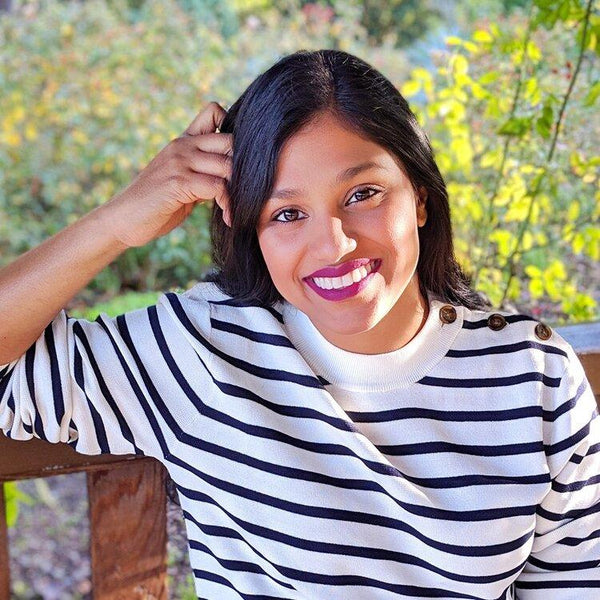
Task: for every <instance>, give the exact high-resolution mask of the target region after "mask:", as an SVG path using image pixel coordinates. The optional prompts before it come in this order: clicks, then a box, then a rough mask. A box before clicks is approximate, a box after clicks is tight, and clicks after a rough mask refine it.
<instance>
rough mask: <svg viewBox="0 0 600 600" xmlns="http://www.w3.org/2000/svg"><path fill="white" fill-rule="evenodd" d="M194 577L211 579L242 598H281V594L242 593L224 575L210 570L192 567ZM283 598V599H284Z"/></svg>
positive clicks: (252, 599) (273, 599)
mask: <svg viewBox="0 0 600 600" xmlns="http://www.w3.org/2000/svg"><path fill="white" fill-rule="evenodd" d="M193 571H194V577H195V578H196V579H198V580H202V579H204V580H205V581H212V582H213V583H221V584H222V585H225V586H227V587H228V588H231V589H232V590H234V591H235V592H236V593H237V594H239V596H240V598H243V599H244V600H282V599H281V596H267V595H265V594H244V593H243V592H240V591H239V590H238V589H237V588H236V587H235V586H234V585H233V583H231V582H230V581H229V580H227V579H225V577H221V576H220V575H217V574H216V573H211V572H210V571H204V570H203V569H194V570H193ZM284 600H285V599H284Z"/></svg>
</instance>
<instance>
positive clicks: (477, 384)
mask: <svg viewBox="0 0 600 600" xmlns="http://www.w3.org/2000/svg"><path fill="white" fill-rule="evenodd" d="M528 381H541V382H542V383H543V384H544V385H546V386H548V387H558V386H559V385H560V377H548V376H547V375H544V374H543V373H537V372H535V371H534V372H531V373H519V375H512V376H510V377H482V378H481V379H450V378H448V377H423V379H420V380H419V381H418V383H420V384H422V385H434V386H438V387H451V388H484V387H506V386H509V385H517V384H519V383H526V382H528Z"/></svg>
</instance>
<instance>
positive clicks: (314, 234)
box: [257, 113, 427, 354]
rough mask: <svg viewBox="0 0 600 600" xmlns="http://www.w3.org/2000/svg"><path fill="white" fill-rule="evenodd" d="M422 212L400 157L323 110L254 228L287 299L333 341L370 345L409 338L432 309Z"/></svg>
mask: <svg viewBox="0 0 600 600" xmlns="http://www.w3.org/2000/svg"><path fill="white" fill-rule="evenodd" d="M426 219H427V213H426V210H425V197H424V193H423V194H417V193H416V192H415V191H414V189H413V187H412V185H411V183H410V181H409V179H408V178H407V176H406V175H405V174H404V172H403V171H402V169H401V168H400V167H399V166H398V164H397V162H396V161H395V160H394V157H393V156H392V155H391V154H390V153H389V152H388V151H387V150H386V149H385V148H383V147H381V146H379V145H378V144H376V143H374V142H372V141H370V140H367V139H366V138H364V137H362V136H361V135H360V134H359V133H357V132H354V131H353V130H351V129H350V128H348V127H347V126H345V125H344V124H343V123H342V122H341V121H339V120H338V119H337V118H336V117H335V116H334V115H332V114H330V113H323V114H320V115H319V116H318V117H317V118H316V119H315V120H313V121H311V123H310V124H308V125H307V126H306V127H304V128H303V129H301V130H300V131H299V132H298V133H296V134H295V135H294V136H292V137H291V138H290V139H289V140H288V141H287V142H286V144H285V145H284V147H283V149H282V152H281V154H280V158H279V161H278V164H277V170H276V174H275V183H274V186H273V194H272V196H271V198H269V199H268V201H267V202H266V203H265V206H264V207H263V210H262V212H261V215H260V219H259V223H258V226H257V234H258V241H259V244H260V248H261V251H262V254H263V257H264V260H265V263H266V265H267V268H268V270H269V273H270V275H271V278H272V280H273V283H274V285H275V287H276V288H277V290H278V291H279V293H280V294H281V295H282V296H283V298H285V299H286V300H287V301H288V302H290V303H291V304H293V305H294V306H296V307H297V308H299V309H300V310H301V311H302V312H304V313H305V314H306V315H307V316H308V317H309V319H310V320H311V322H312V323H313V324H314V325H315V327H316V328H317V329H318V330H319V332H320V333H321V334H322V335H323V336H324V337H325V338H326V339H327V340H328V341H330V342H331V343H333V344H334V345H336V346H338V347H340V348H343V349H345V350H349V351H353V352H360V353H364V354H373V353H380V352H388V351H391V350H394V349H396V348H400V347H401V346H403V345H404V344H406V343H407V342H408V341H409V340H410V339H411V338H412V337H414V335H415V334H416V332H417V331H418V330H419V329H420V327H421V326H422V323H423V321H424V316H426V313H427V302H426V300H425V299H424V298H423V297H422V295H421V293H420V291H419V282H418V276H417V274H416V266H417V261H418V257H419V239H418V227H420V226H422V225H424V224H425V221H426Z"/></svg>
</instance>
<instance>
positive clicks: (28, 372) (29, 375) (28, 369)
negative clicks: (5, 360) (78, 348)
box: [25, 344, 46, 440]
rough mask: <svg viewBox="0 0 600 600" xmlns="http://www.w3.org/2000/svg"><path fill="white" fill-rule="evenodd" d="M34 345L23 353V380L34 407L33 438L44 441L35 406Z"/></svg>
mask: <svg viewBox="0 0 600 600" xmlns="http://www.w3.org/2000/svg"><path fill="white" fill-rule="evenodd" d="M35 348H36V347H35V344H34V345H33V346H31V347H30V348H29V349H28V350H27V352H26V353H25V379H26V381H27V390H28V391H29V398H30V399H31V403H32V404H33V406H34V416H33V424H32V425H33V429H32V430H31V431H32V432H35V436H36V437H38V438H40V440H45V439H46V433H45V432H44V424H43V423H42V417H41V413H40V410H39V408H38V405H37V395H36V392H35V376H34V364H35Z"/></svg>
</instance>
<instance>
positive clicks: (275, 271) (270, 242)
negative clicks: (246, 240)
mask: <svg viewBox="0 0 600 600" xmlns="http://www.w3.org/2000/svg"><path fill="white" fill-rule="evenodd" d="M258 245H259V247H260V251H261V252H262V256H263V260H264V261H265V264H266V265H267V270H268V271H269V275H270V276H271V279H272V280H273V283H274V285H275V287H277V288H278V289H279V288H280V287H281V286H282V284H283V285H284V284H285V280H286V271H287V270H288V269H289V268H290V266H289V252H286V249H285V248H282V246H281V243H279V242H278V240H277V236H273V235H269V234H268V233H265V234H263V235H259V236H258ZM279 291H281V290H280V289H279Z"/></svg>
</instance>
